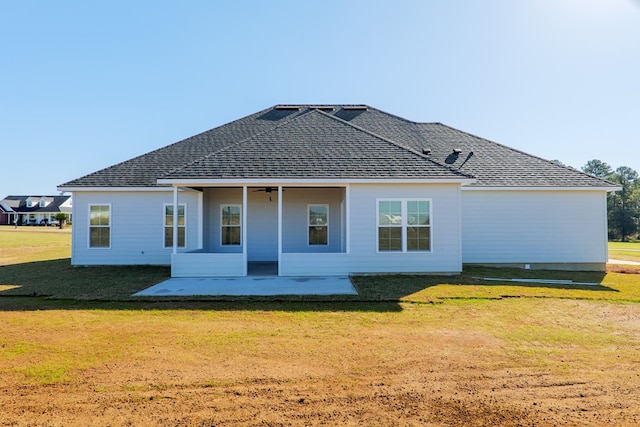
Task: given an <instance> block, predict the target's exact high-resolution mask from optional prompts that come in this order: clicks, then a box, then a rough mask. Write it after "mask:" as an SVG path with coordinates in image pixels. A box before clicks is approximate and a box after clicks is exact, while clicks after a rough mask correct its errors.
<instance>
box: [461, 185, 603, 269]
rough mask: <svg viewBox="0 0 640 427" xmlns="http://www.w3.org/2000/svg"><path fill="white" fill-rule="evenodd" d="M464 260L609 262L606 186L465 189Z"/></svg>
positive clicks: (463, 199)
mask: <svg viewBox="0 0 640 427" xmlns="http://www.w3.org/2000/svg"><path fill="white" fill-rule="evenodd" d="M462 260H463V262H464V263H498V264H499V263H603V262H606V261H607V228H606V196H605V193H604V192H603V191H463V192H462Z"/></svg>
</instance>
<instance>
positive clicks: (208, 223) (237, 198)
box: [203, 188, 245, 253]
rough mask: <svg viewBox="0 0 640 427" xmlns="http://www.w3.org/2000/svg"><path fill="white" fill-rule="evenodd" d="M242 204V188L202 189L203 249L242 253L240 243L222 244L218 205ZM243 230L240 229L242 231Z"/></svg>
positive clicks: (216, 251)
mask: <svg viewBox="0 0 640 427" xmlns="http://www.w3.org/2000/svg"><path fill="white" fill-rule="evenodd" d="M222 205H242V188H205V189H204V208H203V211H204V214H203V222H204V227H203V230H204V236H205V240H204V250H205V252H215V253H242V245H239V246H222V238H221V234H220V233H221V219H220V206H222ZM244 232H245V230H241V233H244Z"/></svg>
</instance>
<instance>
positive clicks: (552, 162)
mask: <svg viewBox="0 0 640 427" xmlns="http://www.w3.org/2000/svg"><path fill="white" fill-rule="evenodd" d="M424 124H429V123H424ZM435 124H438V125H440V126H443V127H446V128H448V129H452V130H454V131H456V132H460V133H464V134H465V135H469V136H471V137H473V138H477V139H481V140H483V141H486V142H490V143H492V144H495V145H499V146H500V147H502V148H505V149H507V150H510V151H513V152H515V153H519V154H524V155H525V156H529V157H531V158H534V159H537V160H540V161H542V162H545V163H547V164H549V165H554V166H557V167H560V168H563V169H565V170H569V171H571V172H578V173H579V174H582V175H584V176H588V177H589V178H594V179H597V180H598V181H600V182H603V183H606V184H609V185H617V184H616V183H614V182H612V181H609V180H607V179H603V178H600V177H597V176H594V175H590V174H588V173H586V172H583V171H581V170H579V169H576V168H574V167H572V166H567V165H565V164H564V163H562V164H561V163H556V162H554V161H552V160H548V159H545V158H543V157H540V156H536V155H535V154H531V153H527V152H526V151H522V150H518V149H517V148H513V147H509V146H508V145H504V144H502V143H500V142H496V141H492V140H490V139H487V138H483V137H481V136H478V135H475V134H473V133H471V132H467V131H464V130H460V129H457V128H454V127H453V126H449V125H446V124H444V123H435ZM558 161H559V160H558Z"/></svg>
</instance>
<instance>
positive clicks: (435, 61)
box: [0, 0, 640, 197]
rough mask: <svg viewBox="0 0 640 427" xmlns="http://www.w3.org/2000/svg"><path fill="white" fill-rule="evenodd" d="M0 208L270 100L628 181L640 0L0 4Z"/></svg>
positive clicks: (638, 71) (637, 138) (636, 108)
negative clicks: (433, 128) (417, 128)
mask: <svg viewBox="0 0 640 427" xmlns="http://www.w3.org/2000/svg"><path fill="white" fill-rule="evenodd" d="M0 40H1V41H0V76H1V83H0V91H1V92H0V99H1V102H0V159H1V165H2V177H3V179H2V180H0V197H4V196H5V195H8V194H33V195H36V194H45V193H46V194H55V193H56V186H57V185H59V184H62V183H64V182H66V181H68V180H71V179H74V178H77V177H79V176H82V175H85V174H87V173H90V172H93V171H96V170H98V169H101V168H103V167H107V166H110V165H112V164H114V163H118V162H121V161H124V160H127V159H129V158H131V157H134V156H137V155H140V154H143V153H146V152H148V151H151V150H153V149H156V148H160V147H162V146H164V145H167V144H170V143H173V142H176V141H178V140H180V139H183V138H186V137H189V136H191V135H194V134H196V133H199V132H202V131H205V130H207V129H210V128H213V127H216V126H218V125H221V124H224V123H227V122H229V121H231V120H234V119H237V118H240V117H243V116H245V115H247V114H251V113H253V112H255V111H258V110H261V109H263V108H267V107H269V106H271V105H274V104H278V103H364V104H368V105H371V106H373V107H376V108H379V109H381V110H384V111H387V112H390V113H393V114H396V115H399V116H402V117H405V118H408V119H411V120H415V121H421V122H442V123H445V124H447V125H450V126H453V127H456V128H458V129H461V130H464V131H467V132H470V133H473V134H476V135H479V136H482V137H484V138H487V139H490V140H493V141H496V142H499V143H502V144H505V145H508V146H511V147H514V148H517V149H519V150H522V151H525V152H528V153H532V154H535V155H538V156H540V157H544V158H547V159H556V160H560V161H562V162H563V163H565V164H568V165H570V166H574V167H576V168H580V167H581V166H583V165H584V164H585V163H586V162H587V161H588V160H590V159H594V158H595V159H599V160H602V161H605V162H607V163H609V164H610V165H611V166H613V167H614V168H615V167H618V166H629V167H631V168H633V169H635V170H637V171H639V172H640V48H639V47H638V46H639V44H638V43H639V41H640V0H519V1H511V0H483V1H477V0H439V1H435V0H415V1H402V0H398V1H377V0H349V1H347V0H340V1H338V0H323V1H317V2H316V1H275V0H274V1H248V0H247V1H225V2H222V1H220V2H214V1H185V2H175V1H171V2H169V1H127V2H125V1H109V2H87V1H64V0H61V1H57V2H52V1H44V0H42V1H37V0H34V1H28V2H23V1H15V2H9V1H4V2H1V3H0Z"/></svg>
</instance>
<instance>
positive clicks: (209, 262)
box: [171, 253, 245, 277]
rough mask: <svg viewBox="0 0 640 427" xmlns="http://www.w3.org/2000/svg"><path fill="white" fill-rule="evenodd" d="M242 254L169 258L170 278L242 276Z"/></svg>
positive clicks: (196, 254) (174, 256)
mask: <svg viewBox="0 0 640 427" xmlns="http://www.w3.org/2000/svg"><path fill="white" fill-rule="evenodd" d="M244 274H245V273H244V256H243V255H242V254H207V253H188V254H185V253H182V254H175V255H173V256H172V258H171V277H223V276H224V277H227V276H244Z"/></svg>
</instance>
